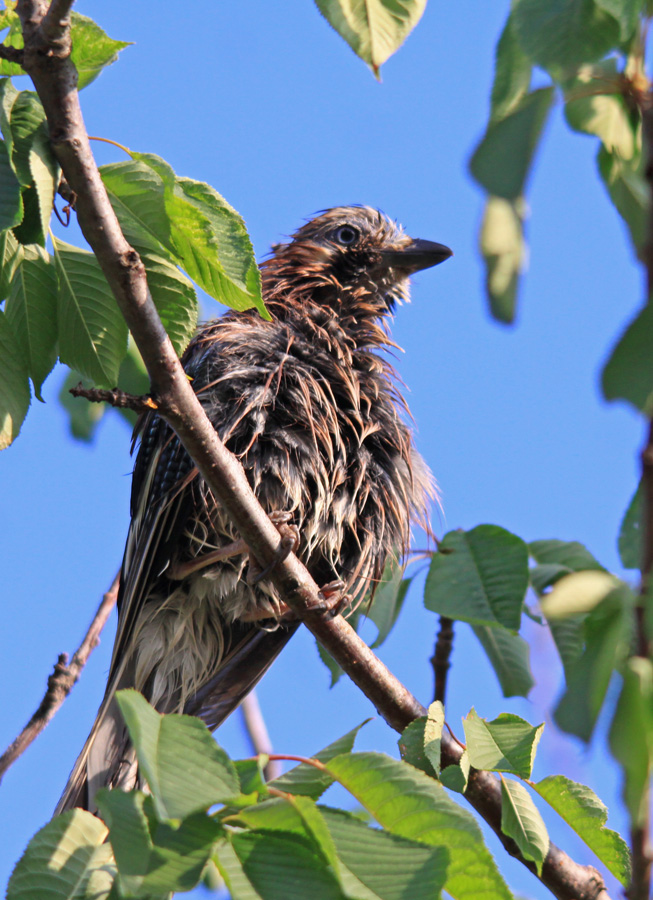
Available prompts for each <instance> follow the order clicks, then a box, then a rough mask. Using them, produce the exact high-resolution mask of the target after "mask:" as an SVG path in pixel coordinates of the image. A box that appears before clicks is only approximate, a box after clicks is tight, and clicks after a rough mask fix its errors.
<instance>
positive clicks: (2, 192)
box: [0, 141, 23, 231]
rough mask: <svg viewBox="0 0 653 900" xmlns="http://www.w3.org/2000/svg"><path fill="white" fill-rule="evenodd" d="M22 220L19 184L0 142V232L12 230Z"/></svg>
mask: <svg viewBox="0 0 653 900" xmlns="http://www.w3.org/2000/svg"><path fill="white" fill-rule="evenodd" d="M22 218H23V201H22V199H21V193H20V183H19V181H18V179H17V178H16V175H15V173H14V169H13V166H12V165H11V161H10V159H9V154H8V152H7V145H6V143H5V142H4V141H0V231H4V230H5V229H6V228H13V227H14V225H18V223H19V222H21V221H22Z"/></svg>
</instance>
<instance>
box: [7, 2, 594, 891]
mask: <svg viewBox="0 0 653 900" xmlns="http://www.w3.org/2000/svg"><path fill="white" fill-rule="evenodd" d="M46 10H47V5H46V3H45V0H19V3H18V13H19V15H20V17H21V22H22V24H23V33H24V36H25V55H24V62H23V66H24V68H25V70H26V71H27V72H28V74H29V75H30V76H31V78H32V81H33V82H34V86H35V88H36V90H37V92H38V95H39V97H40V99H41V102H42V104H43V107H44V109H45V113H46V116H47V120H48V126H49V130H50V139H51V142H52V147H53V150H54V153H55V155H56V157H57V159H58V161H59V164H60V165H61V168H62V170H63V173H64V176H65V178H66V181H67V182H68V184H69V186H70V188H71V190H73V191H74V192H75V194H76V197H77V202H76V209H77V214H78V219H79V224H80V227H81V229H82V233H83V234H84V237H85V238H86V240H87V241H88V243H89V245H90V246H91V248H92V250H93V252H94V253H95V255H96V257H97V260H98V262H99V264H100V266H101V268H102V271H103V272H104V274H105V277H106V278H107V281H108V283H109V285H110V287H111V289H112V291H113V293H114V296H115V298H116V301H117V303H118V306H119V307H120V309H121V311H122V313H123V315H124V317H125V320H126V321H127V324H128V326H129V329H130V331H131V333H132V335H133V337H134V340H135V341H136V345H137V346H138V349H139V350H140V353H141V356H142V357H143V361H144V362H145V365H146V367H147V370H148V373H149V375H150V379H151V381H152V386H153V391H154V393H155V394H156V397H157V401H158V403H159V414H160V415H161V416H162V417H163V418H164V419H165V420H166V421H167V422H168V423H169V424H170V425H171V427H172V428H173V429H174V431H175V432H176V434H177V435H178V437H179V439H180V440H181V442H182V444H183V445H184V447H185V448H186V450H187V451H188V453H189V454H190V456H191V457H192V458H193V460H194V461H195V463H196V465H197V467H198V469H199V471H200V472H201V474H202V476H203V477H204V479H205V481H206V483H207V484H208V486H209V488H210V489H211V491H212V493H213V494H214V496H215V497H216V499H217V500H218V501H219V502H220V504H221V505H222V506H223V507H224V509H225V510H226V512H227V513H228V515H229V516H230V518H231V519H232V521H233V522H234V525H235V526H236V527H237V529H238V531H239V532H240V535H241V537H242V538H243V539H244V540H245V542H246V543H247V545H248V546H249V547H250V549H251V551H252V553H253V555H254V557H255V558H256V559H257V561H258V562H259V563H260V564H261V565H262V566H263V567H265V566H268V565H271V564H272V563H274V562H275V559H276V558H277V550H278V548H279V543H280V538H279V532H278V531H277V529H276V528H275V526H274V525H273V524H272V522H271V521H270V520H269V518H268V517H267V515H266V514H265V513H264V511H263V509H262V508H261V506H260V505H259V503H258V501H257V500H256V497H255V496H254V493H253V491H252V489H251V488H250V486H249V483H248V481H247V477H246V475H245V472H244V470H243V468H242V466H241V465H240V463H239V462H238V461H237V460H236V458H235V457H234V456H233V455H232V454H231V453H229V451H228V450H227V449H226V447H225V446H224V445H223V444H222V442H221V441H220V440H219V438H218V436H217V434H216V432H215V431H214V429H213V427H212V426H211V423H210V422H209V420H208V418H207V417H206V415H205V413H204V410H203V409H202V407H201V405H200V403H199V400H198V399H197V397H196V395H195V393H194V392H193V389H192V388H191V386H190V384H189V382H188V379H187V378H186V376H185V374H184V371H183V368H182V367H181V364H180V362H179V359H178V358H177V355H176V354H175V352H174V349H173V347H172V344H171V342H170V339H169V338H168V336H167V334H166V332H165V330H164V328H163V326H162V324H161V320H160V319H159V316H158V313H157V311H156V308H155V306H154V303H153V302H152V298H151V296H150V294H149V291H148V287H147V280H146V275H145V268H144V266H143V264H142V262H141V260H140V258H139V256H138V254H137V253H136V252H135V251H134V250H133V248H132V247H130V246H129V244H128V243H127V241H126V240H125V238H124V236H123V234H122V231H121V230H120V226H119V224H118V220H117V218H116V216H115V214H114V212H113V209H112V207H111V204H110V202H109V199H108V197H107V193H106V190H105V188H104V185H103V183H102V179H101V177H100V174H99V172H98V169H97V166H96V164H95V160H94V158H93V155H92V153H91V149H90V145H89V140H88V135H87V132H86V129H85V127H84V123H83V118H82V113H81V109H80V106H79V98H78V95H77V91H76V81H77V77H76V72H75V69H74V66H73V65H72V63H71V62H70V60H69V59H68V57H67V56H66V54H65V52H63V51H61V46H62V45H61V43H58V44H57V45H55V46H53V47H52V48H51V50H50V52H43V41H44V36H43V33H42V32H40V29H39V23H40V22H41V21H42V18H43V16H44V14H45V12H46ZM270 577H271V580H272V581H273V583H274V585H275V587H276V588H277V590H278V591H279V592H280V594H281V595H282V596H283V597H284V600H285V601H286V603H287V604H288V606H290V607H291V608H292V609H293V611H294V612H295V613H296V614H297V615H298V616H300V617H301V618H302V619H303V621H304V622H305V624H306V625H307V627H308V628H309V629H310V631H311V632H312V633H313V634H314V635H315V637H316V638H317V639H318V641H319V642H320V643H321V644H322V645H323V646H324V648H325V649H326V650H327V651H328V652H329V653H330V654H331V656H333V658H334V659H335V660H336V662H338V664H339V665H340V666H341V668H342V669H343V670H344V671H345V672H346V673H347V674H348V675H349V676H350V678H352V680H353V681H354V682H355V683H356V685H357V686H358V687H359V688H360V689H361V690H362V691H363V693H364V694H365V695H366V696H367V697H368V698H369V700H371V702H372V703H373V704H374V706H375V707H376V709H377V710H378V711H379V713H380V714H381V715H382V716H383V718H384V719H385V720H386V722H387V723H388V724H389V725H390V726H391V727H392V728H394V729H396V730H397V731H402V730H403V729H404V728H405V727H406V726H407V725H408V724H409V723H410V722H411V721H413V720H414V719H415V718H417V717H418V716H421V715H424V714H425V712H426V711H425V709H424V707H423V706H422V705H421V704H420V703H419V702H418V701H417V700H416V699H415V697H413V696H412V694H411V693H410V692H409V691H408V690H407V688H406V687H404V685H403V684H401V682H400V681H398V679H397V678H395V677H394V675H392V673H391V672H389V670H388V669H387V668H386V666H385V665H384V664H383V663H382V662H381V661H380V660H379V659H378V658H377V657H376V656H375V655H374V653H372V651H371V650H370V648H369V647H368V646H367V645H366V644H365V643H364V642H363V641H362V640H361V638H360V637H359V636H358V635H357V634H356V632H355V631H354V630H353V629H352V627H351V626H350V625H349V624H348V623H347V622H346V621H345V620H344V619H343V618H342V616H336V617H335V618H333V619H327V618H326V617H324V616H323V615H322V614H321V613H319V612H318V611H316V609H313V610H312V609H311V606H313V607H318V606H319V602H320V598H319V596H318V586H317V585H316V584H315V582H314V581H313V579H312V578H311V577H310V575H309V573H308V572H307V570H306V568H305V567H304V566H303V565H302V563H301V562H300V561H299V560H298V559H297V557H296V556H294V554H291V555H290V556H288V557H287V558H286V559H285V560H284V561H283V562H281V563H279V564H278V565H277V566H276V568H275V569H274V570H273V572H272V575H271V576H270ZM442 749H443V762H445V760H446V763H445V764H451V763H455V762H456V761H457V759H459V757H460V754H461V749H460V747H459V746H458V745H457V744H456V743H455V741H454V740H453V739H452V738H450V737H449V736H448V735H447V736H444V735H443V739H442ZM466 797H467V799H468V800H469V801H470V803H471V804H472V806H474V808H475V809H477V810H478V811H479V812H480V814H481V815H482V816H483V818H485V819H486V821H488V823H489V824H490V826H491V827H492V828H493V829H494V831H495V832H496V833H497V834H498V835H499V837H500V839H501V841H502V843H503V844H504V846H505V847H506V849H507V850H508V852H509V853H511V854H512V855H514V856H516V857H517V858H518V859H520V860H521V861H522V862H523V863H524V865H526V866H527V867H528V868H529V869H530V870H531V871H535V867H534V865H533V864H532V863H529V862H528V861H526V860H525V859H524V858H523V857H522V856H521V855H520V853H519V851H518V850H517V848H516V845H515V844H514V843H513V842H512V841H510V840H509V839H508V838H506V837H505V836H503V835H502V834H501V793H500V788H499V785H498V782H497V779H496V778H495V777H494V776H493V775H491V774H489V773H487V772H473V773H472V774H471V776H470V779H469V787H468V789H467V792H466ZM541 880H542V881H543V882H544V884H546V885H547V887H549V888H550V890H551V891H552V892H553V893H554V894H555V896H556V897H558V898H560V900H573V898H577V900H597V898H599V897H602V898H605V897H607V895H606V894H605V893H604V888H603V883H602V881H601V878H600V876H599V874H598V873H597V872H596V871H595V870H594V869H592V868H590V867H583V866H580V865H578V864H577V863H575V862H574V861H573V860H571V859H570V858H569V857H568V856H567V855H566V854H565V853H564V852H563V851H562V850H558V848H556V847H555V846H553V845H552V847H551V850H550V851H549V855H548V856H547V859H546V860H545V863H544V867H543V871H542V876H541Z"/></svg>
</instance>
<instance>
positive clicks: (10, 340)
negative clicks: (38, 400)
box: [0, 311, 31, 450]
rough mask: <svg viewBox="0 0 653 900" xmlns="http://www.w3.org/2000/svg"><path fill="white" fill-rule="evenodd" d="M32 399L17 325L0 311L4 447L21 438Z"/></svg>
mask: <svg viewBox="0 0 653 900" xmlns="http://www.w3.org/2000/svg"><path fill="white" fill-rule="evenodd" d="M30 401H31V395H30V389H29V376H28V372H27V366H26V364H25V360H24V359H23V356H22V354H21V352H20V349H19V347H18V341H17V339H16V335H15V334H14V330H13V328H12V327H11V325H10V324H9V322H8V321H7V317H6V315H5V314H4V312H2V311H0V450H4V449H5V447H8V446H9V444H11V442H12V441H13V440H14V439H15V438H16V437H18V432H19V431H20V427H21V425H22V424H23V421H24V419H25V416H26V415H27V410H28V409H29V405H30Z"/></svg>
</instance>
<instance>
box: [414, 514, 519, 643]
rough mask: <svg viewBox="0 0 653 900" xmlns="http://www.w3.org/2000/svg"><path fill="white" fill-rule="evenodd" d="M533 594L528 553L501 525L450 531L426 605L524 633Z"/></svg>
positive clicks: (431, 573)
mask: <svg viewBox="0 0 653 900" xmlns="http://www.w3.org/2000/svg"><path fill="white" fill-rule="evenodd" d="M527 588H528V551H527V548H526V544H525V543H524V542H523V541H522V540H521V539H520V538H518V537H517V536H516V535H514V534H511V533H510V532H509V531H506V530H505V529H504V528H499V527H498V526H497V525H478V526H477V527H476V528H473V529H472V530H471V531H467V532H463V531H450V532H449V533H448V534H446V535H445V536H444V538H443V539H442V541H441V542H440V546H439V552H438V553H436V554H435V555H434V557H433V559H432V561H431V566H430V569H429V573H428V575H427V577H426V585H425V588H424V605H425V606H426V608H427V609H430V610H431V611H432V612H436V613H439V615H442V616H448V617H449V618H451V619H459V620H462V621H465V622H471V623H472V624H474V625H503V626H504V627H505V628H510V629H513V630H515V631H517V630H518V629H519V624H520V621H521V611H522V604H523V602H524V595H525V594H526V589H527Z"/></svg>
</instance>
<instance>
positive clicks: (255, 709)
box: [240, 690, 281, 781]
mask: <svg viewBox="0 0 653 900" xmlns="http://www.w3.org/2000/svg"><path fill="white" fill-rule="evenodd" d="M240 712H241V715H242V717H243V725H244V726H245V731H246V732H247V737H248V738H249V742H250V744H251V746H252V750H253V751H254V753H255V754H256V755H257V756H258V755H259V754H260V753H264V754H265V755H266V756H268V757H270V756H271V754H272V741H271V740H270V735H269V734H268V729H267V726H266V724H265V719H264V718H263V712H262V710H261V705H260V703H259V702H258V697H257V695H256V691H254V690H252V691H250V692H249V694H248V695H247V696H246V697H245V699H244V700H243V702H242V703H241V704H240ZM279 775H281V765H280V764H279V760H277V759H272V758H270V759H269V760H268V764H267V765H266V767H265V777H266V779H267V780H268V781H272V780H273V779H274V778H278V777H279Z"/></svg>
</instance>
